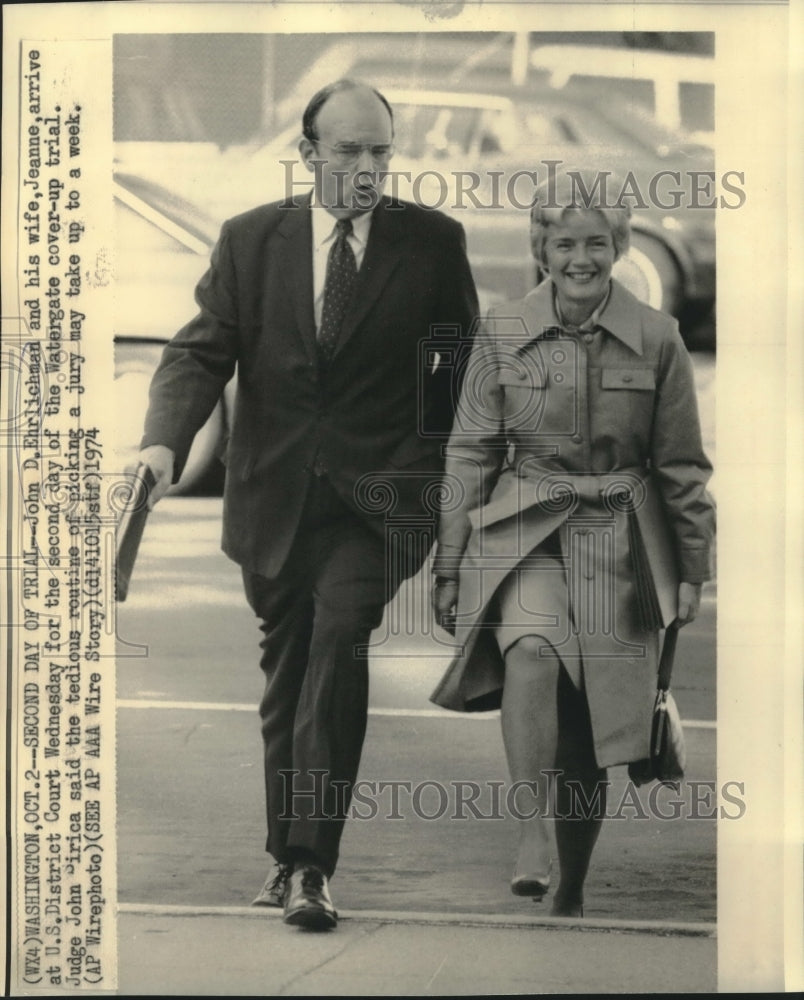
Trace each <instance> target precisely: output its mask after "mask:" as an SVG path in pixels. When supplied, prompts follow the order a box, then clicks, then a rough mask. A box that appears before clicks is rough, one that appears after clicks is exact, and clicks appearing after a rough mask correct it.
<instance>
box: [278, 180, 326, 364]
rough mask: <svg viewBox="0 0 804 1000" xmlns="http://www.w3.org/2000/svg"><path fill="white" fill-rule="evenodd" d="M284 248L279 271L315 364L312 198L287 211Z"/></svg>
mask: <svg viewBox="0 0 804 1000" xmlns="http://www.w3.org/2000/svg"><path fill="white" fill-rule="evenodd" d="M276 231H277V233H278V235H279V237H280V238H281V239H282V241H283V244H284V246H283V247H282V251H283V252H282V254H281V257H280V264H279V266H280V270H281V272H282V276H283V278H284V280H285V283H286V285H287V288H288V291H289V293H290V297H291V300H292V302H293V308H294V311H295V314H296V322H297V323H298V325H299V333H300V334H301V339H302V341H303V343H304V350H305V352H306V354H307V357H308V359H309V360H310V361H311V362H313V363H315V362H316V361H317V357H318V352H317V347H316V340H315V314H314V312H313V226H312V221H311V219H310V198H309V197H307V198H305V199H304V201H303V202H302V203H301V204H299V205H293V206H292V207H288V209H287V211H286V214H285V217H284V218H283V219H282V221H281V222H280V223H279V225H278V226H277V229H276Z"/></svg>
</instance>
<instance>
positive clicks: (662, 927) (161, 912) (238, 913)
mask: <svg viewBox="0 0 804 1000" xmlns="http://www.w3.org/2000/svg"><path fill="white" fill-rule="evenodd" d="M117 910H118V913H120V914H127V915H131V916H154V917H249V918H251V919H255V920H265V919H271V918H274V919H276V918H278V917H281V916H282V909H281V907H278V906H273V907H272V906H175V905H167V904H159V903H119V904H118V906H117ZM338 919H339V920H356V921H371V922H372V923H384V924H452V925H459V926H462V927H473V926H478V927H553V928H565V929H569V928H572V929H573V930H606V931H613V930H615V931H631V932H642V933H646V934H676V935H679V936H683V937H715V936H716V933H717V925H716V924H713V923H706V922H704V921H700V922H698V921H689V922H682V921H673V920H614V919H607V918H602V917H601V918H597V919H596V918H594V917H584V918H583V919H580V918H579V919H577V920H574V919H572V918H568V917H548V916H544V917H541V916H529V917H526V916H520V915H518V914H513V913H512V914H507V913H429V912H426V911H421V910H411V911H409V912H407V911H402V910H341V909H340V908H339V909H338Z"/></svg>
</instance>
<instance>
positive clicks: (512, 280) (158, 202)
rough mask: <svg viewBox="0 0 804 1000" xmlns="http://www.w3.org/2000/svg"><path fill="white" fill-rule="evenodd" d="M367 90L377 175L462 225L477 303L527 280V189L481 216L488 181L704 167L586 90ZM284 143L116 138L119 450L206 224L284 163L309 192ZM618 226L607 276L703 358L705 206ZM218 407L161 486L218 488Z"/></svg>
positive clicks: (525, 286)
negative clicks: (656, 312) (621, 244)
mask: <svg viewBox="0 0 804 1000" xmlns="http://www.w3.org/2000/svg"><path fill="white" fill-rule="evenodd" d="M382 86H383V92H384V93H385V94H386V96H387V97H388V99H389V101H390V102H391V103H392V105H393V107H394V112H395V121H396V149H397V151H396V154H395V156H394V158H393V160H392V161H391V166H392V169H393V170H394V171H396V172H397V173H398V174H404V173H405V172H406V171H408V172H409V173H410V175H411V178H415V179H417V180H418V184H417V185H416V189H415V190H412V186H413V183H414V182H413V181H411V187H410V188H406V187H405V184H406V183H407V182H406V181H404V180H402V179H401V178H398V181H399V183H398V193H399V195H400V196H401V197H414V196H415V197H416V199H417V200H420V201H422V202H423V203H424V204H429V205H431V206H432V207H436V206H439V207H442V208H443V209H444V210H445V211H449V212H451V213H452V214H453V215H454V216H455V217H456V218H458V219H459V220H460V221H461V222H462V223H463V225H464V227H465V229H466V232H467V242H468V252H469V259H470V262H471V265H472V269H473V272H474V274H475V279H476V281H477V283H478V286H479V288H480V290H481V300H482V304H483V305H484V306H487V305H488V304H489V303H490V302H491V301H493V300H495V299H497V300H499V299H502V298H516V297H519V296H521V295H523V294H525V293H526V292H527V291H528V290H529V289H530V288H531V287H533V286H534V284H536V283H537V282H538V281H539V280H540V277H541V276H540V274H539V271H538V268H537V267H536V265H535V263H534V261H533V259H532V256H531V253H530V247H529V237H528V223H527V207H526V203H527V183H523V185H522V188H521V191H520V193H519V198H520V199H521V202H520V205H519V207H517V205H512V204H510V199H509V200H508V203H503V202H504V201H505V199H503V200H502V201H501V203H500V205H499V207H497V208H494V207H487V206H489V205H490V204H491V203H492V201H493V197H494V193H493V191H492V187H493V185H494V184H495V183H497V184H499V183H500V181H499V176H500V175H502V177H503V179H505V178H510V177H511V176H512V175H513V174H515V173H516V172H517V171H528V170H534V169H537V168H539V165H540V164H542V163H544V162H545V161H547V160H561V161H563V162H564V163H577V164H578V165H594V166H596V167H599V168H605V169H610V170H611V171H612V173H613V175H614V176H622V175H623V173H625V172H627V171H631V172H632V173H633V176H634V178H635V179H636V182H637V184H638V185H639V186H640V189H643V188H644V189H646V186H647V184H648V183H649V180H650V178H651V177H652V176H653V175H654V174H655V173H656V172H657V171H658V170H678V171H681V172H685V171H688V170H691V169H692V170H702V171H705V170H708V169H711V152H710V151H709V150H708V149H707V147H705V146H702V145H699V144H697V143H693V142H686V141H684V139H683V137H681V136H678V135H677V134H675V133H672V132H668V130H666V129H663V128H662V127H660V126H659V125H658V124H657V123H656V122H655V121H654V120H653V119H651V118H650V117H649V116H642V117H640V113H639V112H638V111H635V110H633V109H625V108H624V107H622V106H616V107H615V106H614V105H613V104H612V103H609V104H608V105H607V106H606V107H605V108H600V107H598V106H596V105H595V103H594V102H593V101H592V100H591V99H590V98H589V97H588V95H585V94H575V95H572V94H570V93H569V92H568V91H567V89H564V90H561V91H556V90H553V89H548V90H545V91H537V90H536V89H534V88H529V89H528V94H527V98H525V97H524V96H523V97H520V98H519V99H517V100H514V99H513V98H512V97H510V96H509V95H508V94H491V93H478V92H474V91H465V90H461V89H458V88H454V89H452V90H449V91H445V90H437V89H428V88H426V87H424V88H422V89H406V88H400V87H394V86H393V85H392V84H390V85H388V86H385V85H382ZM297 120H298V119H297ZM297 141H298V126H297V125H295V124H294V125H291V126H288V127H287V128H286V129H285V130H284V131H283V132H282V133H281V134H280V135H279V136H277V137H276V138H275V139H274V140H273V141H272V142H270V143H268V144H267V145H262V146H260V147H259V148H254V147H240V148H232V149H229V150H227V151H225V152H221V151H220V150H218V149H217V148H215V147H214V146H211V145H204V144H198V143H188V144H181V145H177V144H167V143H155V144H119V146H118V153H119V156H120V162H119V164H118V169H117V171H116V175H115V182H114V185H115V190H114V193H115V205H116V215H117V246H118V256H117V324H116V333H115V344H116V353H115V377H116V380H117V388H118V393H117V398H118V404H119V406H118V409H119V414H120V420H121V439H122V440H123V441H124V442H126V444H127V445H129V443H130V450H132V451H133V450H135V449H136V445H137V442H138V441H139V437H140V434H141V426H142V419H143V416H144V414H145V410H146V406H147V390H148V385H149V384H150V379H151V375H152V373H153V370H154V368H155V367H156V364H157V363H158V360H159V356H160V354H161V350H162V347H163V346H164V344H165V343H166V342H167V340H168V339H169V338H170V337H171V336H172V335H173V333H175V331H176V330H177V329H178V328H179V327H180V326H181V325H182V324H183V323H184V322H186V321H187V320H188V319H189V318H190V317H191V316H192V315H193V313H194V311H195V305H194V302H193V298H192V291H193V288H194V286H195V283H196V281H197V280H198V278H199V277H200V275H201V274H202V273H203V271H204V269H205V267H206V263H207V259H208V257H209V252H210V250H211V247H212V245H213V243H214V241H215V239H216V238H217V235H218V232H219V229H220V223H221V221H222V220H223V219H224V218H226V217H228V216H230V215H233V214H236V213H237V212H239V211H242V210H245V209H247V208H250V207H252V206H254V205H256V204H259V203H261V202H267V201H271V200H274V199H276V198H280V197H282V196H283V195H285V194H286V193H288V192H287V184H288V170H289V169H290V170H292V167H293V164H294V163H295V165H296V170H295V172H294V173H292V179H293V184H294V188H293V191H294V193H296V194H298V193H299V192H300V191H301V190H303V189H304V187H305V185H307V184H309V183H310V181H311V175H310V174H309V173H307V172H306V171H305V170H304V169H303V168H302V167H301V165H300V164H298V162H297V161H298V157H297V152H296V144H297ZM459 171H464V172H465V173H466V172H474V173H475V174H476V175H477V177H478V184H477V186H476V187H475V188H474V189H473V194H474V196H475V199H476V201H477V203H478V204H479V207H477V205H475V204H474V203H473V201H472V199H471V198H468V197H466V196H465V188H464V197H463V199H462V200H463V207H457V205H458V190H457V187H458V185H460V184H462V183H464V182H462V181H461V179H460V174H459ZM495 175H496V176H497V177H498V180H497V181H496V182H495ZM524 180H525V181H526V180H527V179H526V178H524ZM445 184H446V185H447V189H446V191H445V187H444V185H445ZM614 190H616V187H615V188H614ZM201 205H203V206H204V208H203V209H202V208H200V207H199V206H201ZM484 206H485V207H484ZM632 231H633V238H632V247H631V250H630V252H629V254H628V255H627V257H626V258H625V259H623V260H622V261H619V262H618V263H617V265H616V270H615V273H616V274H617V276H618V277H619V278H620V279H621V280H622V281H623V282H624V283H625V284H626V285H627V286H628V287H630V288H631V289H632V290H633V291H634V292H635V293H636V294H637V295H639V296H640V297H641V298H643V299H644V300H645V301H648V302H650V303H651V304H652V305H654V306H656V307H658V308H663V309H665V310H667V311H669V312H671V313H673V314H675V315H676V316H677V317H678V318H679V321H680V324H681V330H682V335H684V336H685V339H686V340H687V343H688V346H690V347H692V348H701V347H703V348H707V349H712V348H714V322H713V313H714V302H715V227H714V210H709V209H681V208H680V209H678V210H674V211H663V210H662V209H660V208H657V207H656V206H651V207H648V208H645V209H642V208H637V209H635V211H634V213H633V218H632ZM233 397H234V388H233V386H232V385H230V386H229V387H228V388H227V391H226V393H225V395H224V399H223V400H222V402H221V403H220V404H219V405H218V406H217V407H216V409H215V411H214V413H213V414H212V415H211V417H210V419H209V421H208V422H207V424H206V425H205V427H204V428H203V429H202V431H201V432H200V433H199V434H198V435H197V438H196V441H195V443H194V445H193V450H192V452H191V455H190V459H189V461H188V463H187V467H186V469H185V471H184V473H183V475H182V479H181V481H180V483H179V484H178V486H177V487H174V491H178V492H189V491H191V490H196V489H198V488H200V487H201V486H202V485H204V484H205V483H207V484H208V483H210V482H211V483H212V484H213V485H216V484H217V483H219V479H220V466H219V462H218V459H219V457H220V455H221V453H222V447H223V442H224V439H225V434H226V428H227V425H228V421H229V414H230V412H231V406H232V403H233Z"/></svg>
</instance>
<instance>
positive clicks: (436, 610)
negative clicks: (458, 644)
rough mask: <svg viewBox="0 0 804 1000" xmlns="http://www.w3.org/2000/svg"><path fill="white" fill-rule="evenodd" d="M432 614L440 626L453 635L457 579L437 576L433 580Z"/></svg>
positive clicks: (456, 603)
mask: <svg viewBox="0 0 804 1000" xmlns="http://www.w3.org/2000/svg"><path fill="white" fill-rule="evenodd" d="M432 600H433V614H434V615H435V619H436V621H437V622H438V624H439V625H440V626H441V628H443V629H445V630H446V631H447V632H449V634H450V635H455V609H456V608H457V606H458V581H457V580H448V579H446V578H445V577H443V576H437V577H436V578H435V580H434V581H433V594H432Z"/></svg>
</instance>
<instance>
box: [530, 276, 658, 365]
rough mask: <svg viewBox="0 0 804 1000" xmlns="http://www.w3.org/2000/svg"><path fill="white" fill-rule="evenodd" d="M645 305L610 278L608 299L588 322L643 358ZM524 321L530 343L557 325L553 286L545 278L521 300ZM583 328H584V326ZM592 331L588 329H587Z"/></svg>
mask: <svg viewBox="0 0 804 1000" xmlns="http://www.w3.org/2000/svg"><path fill="white" fill-rule="evenodd" d="M643 309H644V305H643V303H642V302H640V301H639V299H638V298H637V297H636V296H635V295H632V294H631V292H629V291H628V289H627V288H625V287H624V286H623V285H621V284H620V283H619V281H617V280H616V279H614V278H612V280H611V287H610V291H609V295H608V298H607V299H606V300H605V301H604V302H602V303H601V304H600V306H598V308H597V309H596V310H595V313H596V314H597V315H595V313H593V315H592V317H590V320H594V322H595V325H597V326H598V327H600V328H602V329H603V330H605V331H606V332H607V333H610V334H611V335H612V336H613V337H616V338H617V339H618V340H619V341H621V342H622V343H623V344H625V346H626V347H629V348H630V349H631V350H632V351H634V353H635V354H642V310H643ZM523 318H524V319H525V322H526V324H527V328H528V330H529V331H536V332H534V333H533V339H534V340H538V339H539V338H540V337H542V336H544V333H545V331H546V330H547V329H550V328H551V327H552V328H555V327H556V326H557V325H560V324H559V321H558V317H557V316H556V310H555V306H554V304H553V282H552V281H550V279H549V278H548V280H547V281H543V282H542V283H541V284H540V285H538V286H537V287H536V288H534V289H533V291H531V292H529V293H528V294H527V295H526V296H525V299H524V310H523ZM584 326H586V324H584ZM590 328H591V327H590Z"/></svg>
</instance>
